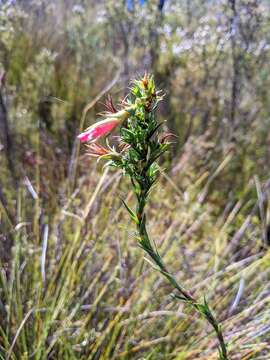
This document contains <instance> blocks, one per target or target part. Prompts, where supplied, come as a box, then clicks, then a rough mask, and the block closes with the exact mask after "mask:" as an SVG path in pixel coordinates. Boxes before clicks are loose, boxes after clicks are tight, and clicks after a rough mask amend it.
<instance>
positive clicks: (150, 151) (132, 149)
mask: <svg viewBox="0 0 270 360" xmlns="http://www.w3.org/2000/svg"><path fill="white" fill-rule="evenodd" d="M161 100H162V94H161V92H160V91H157V90H156V88H155V83H154V80H153V77H151V76H148V75H145V76H144V77H143V78H142V79H141V80H136V81H134V82H133V86H132V88H131V91H130V95H129V96H128V97H127V99H126V100H125V101H124V102H123V103H122V107H123V109H122V110H120V111H117V110H116V109H115V107H114V106H113V104H112V101H111V99H109V101H108V102H107V104H106V107H107V109H108V110H109V112H106V113H105V116H106V119H105V120H102V121H100V122H97V123H95V124H94V125H92V126H90V128H88V129H87V130H86V131H85V132H83V133H82V134H81V135H79V136H78V137H79V139H80V140H81V141H82V142H85V141H87V142H90V144H89V145H88V149H89V155H90V156H94V157H97V158H99V159H105V160H107V166H113V167H116V168H120V169H122V170H123V173H124V174H125V175H128V176H129V178H130V181H131V184H132V188H133V192H134V194H135V197H136V200H137V207H136V210H132V209H131V208H130V207H129V206H128V204H126V203H125V202H124V201H123V204H124V206H125V208H126V209H127V211H128V213H129V214H130V217H131V219H132V220H133V222H134V223H135V224H136V227H137V241H138V244H139V246H140V247H141V248H142V249H143V250H144V251H145V252H146V253H147V254H148V256H149V257H150V259H151V263H152V264H153V266H154V268H155V269H156V270H158V271H159V272H160V273H161V274H162V275H163V276H164V277H165V278H166V279H167V280H168V281H169V283H170V284H171V285H172V287H173V288H174V289H175V290H176V292H175V293H174V294H173V297H174V298H175V299H177V300H180V301H183V302H185V303H187V304H189V305H191V306H192V307H193V308H194V309H195V310H196V311H197V312H199V313H200V314H202V315H203V317H204V318H205V319H206V320H207V321H208V322H209V323H210V324H211V326H212V327H213V329H214V331H215V333H216V336H217V339H218V342H219V345H218V350H219V359H220V360H228V354H227V348H226V344H225V341H224V338H223V334H222V331H221V327H220V325H219V323H218V322H217V320H216V318H215V316H214V315H213V312H212V311H211V310H210V308H209V306H208V303H207V301H206V299H205V298H204V301H203V302H198V301H197V300H196V299H195V298H194V297H193V295H192V294H191V293H190V292H189V291H187V290H185V289H184V287H183V286H182V285H180V284H179V283H178V282H177V280H176V279H175V277H174V276H173V275H172V274H171V273H170V272H169V270H168V269H167V268H166V266H165V264H164V262H163V259H162V258H161V256H160V254H159V252H158V250H157V248H156V246H155V244H154V243H153V242H152V241H151V240H150V238H149V236H148V233H147V228H146V213H145V206H146V203H147V199H148V197H149V194H150V191H151V189H152V187H153V185H154V184H155V183H156V181H157V179H158V174H159V166H158V164H157V160H158V158H160V156H161V155H162V154H163V153H164V152H165V151H167V150H168V148H169V146H170V144H171V142H170V139H171V138H172V137H173V136H174V135H173V134H171V133H163V134H159V132H160V129H161V126H162V123H158V122H157V120H156V116H155V110H156V108H157V105H158V103H159V102H160V101H161ZM118 125H122V126H121V128H120V137H119V144H118V149H117V150H116V149H115V148H114V147H111V146H110V145H109V143H108V141H107V147H105V146H102V145H100V144H98V143H97V140H98V139H100V138H102V137H105V136H108V135H109V134H110V133H111V132H112V131H113V130H114V129H115V128H116V126H118Z"/></svg>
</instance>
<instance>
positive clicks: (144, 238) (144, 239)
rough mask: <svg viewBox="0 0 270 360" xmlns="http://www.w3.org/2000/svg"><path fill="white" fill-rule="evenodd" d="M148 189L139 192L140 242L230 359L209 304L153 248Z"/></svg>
mask: <svg viewBox="0 0 270 360" xmlns="http://www.w3.org/2000/svg"><path fill="white" fill-rule="evenodd" d="M147 192H148V190H141V192H140V194H137V199H138V205H137V211H136V215H137V219H138V223H137V231H138V234H139V238H140V241H139V244H140V246H141V247H142V248H143V249H144V251H146V252H147V254H148V255H149V256H150V257H151V259H152V260H153V261H154V262H155V264H156V265H157V266H158V267H159V270H160V272H161V274H162V275H163V276H164V277H165V278H166V279H167V280H168V281H169V282H170V284H171V285H172V286H173V287H174V288H175V289H176V290H177V291H178V292H179V293H180V296H176V298H178V299H179V300H181V301H184V302H186V303H189V304H190V305H191V306H192V307H193V308H194V309H195V310H196V311H197V312H199V313H200V314H201V315H203V316H204V318H205V319H206V320H207V321H208V323H209V324H210V325H211V326H212V327H213V329H214V331H215V333H216V337H217V339H218V342H219V359H220V360H229V358H228V353H227V348H226V343H225V341H224V337H223V334H222V330H221V327H220V325H219V323H218V321H217V319H216V318H215V316H214V315H213V313H212V311H211V310H210V308H209V306H208V304H207V303H206V302H205V303H204V304H203V303H199V302H198V301H196V300H195V298H194V297H193V296H192V295H191V294H190V293H189V292H188V291H186V290H185V289H184V288H183V287H182V286H181V285H180V284H179V283H178V282H177V280H176V279H175V277H174V276H173V275H172V274H171V273H170V272H169V271H168V270H167V268H166V267H165V265H164V264H163V261H162V258H161V257H160V255H159V254H158V252H157V251H156V250H155V249H154V248H153V246H152V244H151V242H150V240H149V237H148V233H147V230H146V226H145V223H146V217H145V214H144V208H145V204H146V195H145V194H146V193H147Z"/></svg>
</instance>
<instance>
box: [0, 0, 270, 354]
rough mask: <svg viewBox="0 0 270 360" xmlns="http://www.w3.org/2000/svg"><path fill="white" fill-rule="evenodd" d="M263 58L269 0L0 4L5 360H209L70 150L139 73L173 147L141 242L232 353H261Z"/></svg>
mask: <svg viewBox="0 0 270 360" xmlns="http://www.w3.org/2000/svg"><path fill="white" fill-rule="evenodd" d="M269 64H270V2H269V1H268V0H192V1H189V0H163V1H162V0H127V1H124V0H119V1H113V0H106V1H105V0H99V1H94V0H88V1H86V0H57V1H53V0H13V1H12V0H9V1H5V0H2V1H0V250H1V253H0V259H1V261H0V263H1V284H0V285H1V288H0V291H1V293H0V294H1V300H0V312H1V320H0V330H1V333H0V345H1V348H0V354H3V355H1V356H2V359H6V358H11V359H28V358H29V359H30V358H35V359H77V358H78V359H118V358H124V359H141V360H142V359H154V360H155V359H178V360H181V359H208V360H209V359H217V354H216V348H215V339H214V337H213V334H211V333H210V329H209V328H208V327H207V325H205V324H204V322H203V320H202V319H199V318H197V317H196V318H195V319H194V314H192V313H189V310H186V309H183V308H182V307H181V306H180V307H179V304H175V302H174V301H173V300H172V299H171V298H170V296H169V293H170V288H169V287H168V286H167V285H165V284H164V283H163V281H162V280H161V279H160V278H159V276H158V274H155V272H154V270H152V269H151V268H150V266H149V265H147V264H146V263H145V262H144V261H143V259H142V254H141V252H140V249H137V247H136V241H135V240H134V236H133V235H134V234H133V233H134V229H133V228H132V226H131V225H130V224H129V223H128V222H127V221H128V218H127V217H126V216H125V213H124V211H123V209H122V207H121V204H120V200H119V199H120V196H127V199H128V201H130V202H131V205H132V201H133V200H132V199H131V198H130V194H129V189H128V187H127V184H126V182H125V180H123V179H122V177H121V174H119V173H118V172H113V171H109V172H108V170H106V172H105V173H104V174H103V175H102V173H103V172H102V164H96V162H95V161H94V160H93V159H90V158H89V157H87V156H86V155H85V149H82V150H81V151H80V149H79V144H78V141H77V140H76V136H77V135H78V133H79V132H80V131H81V130H82V129H83V128H85V127H87V126H89V125H91V124H92V123H94V122H95V121H96V119H97V115H96V114H97V113H99V112H101V111H102V110H104V106H103V103H104V102H105V101H106V96H107V95H108V94H111V96H112V98H113V100H114V103H115V106H116V107H117V106H118V104H119V103H120V102H121V100H122V99H123V98H124V97H125V96H126V95H127V93H128V87H129V85H130V81H131V79H134V78H138V77H140V76H142V75H143V74H144V73H145V72H146V71H147V72H149V73H152V74H153V75H154V77H155V81H156V85H157V87H158V88H159V89H162V90H163V92H164V93H165V97H164V100H163V102H162V103H161V105H160V108H159V111H158V113H157V116H158V117H159V118H160V120H166V127H167V129H168V130H170V131H172V132H173V133H175V134H176V135H177V136H178V139H177V143H176V144H174V146H173V149H172V152H171V154H170V155H168V156H167V157H165V158H164V159H163V164H162V165H163V166H164V168H166V169H167V170H166V172H165V173H164V174H163V175H162V176H161V181H160V185H159V187H158V191H157V192H155V193H154V194H153V196H152V198H151V204H150V205H149V215H150V218H151V219H152V220H151V221H150V224H149V227H150V229H151V232H152V236H153V237H155V238H156V239H157V243H158V246H160V249H161V252H162V253H163V255H164V256H165V259H166V261H167V262H168V264H169V266H171V269H172V271H174V272H175V273H176V274H177V276H178V278H179V281H180V280H181V281H183V282H184V284H185V285H187V287H190V288H191V289H192V290H193V291H194V292H196V294H197V295H198V297H200V296H202V295H203V294H204V293H206V294H207V295H208V296H209V302H210V304H211V303H212V304H213V307H214V308H215V309H216V313H217V317H218V318H220V319H221V321H222V322H223V323H224V329H225V337H226V339H227V341H228V343H229V344H230V347H229V349H230V351H231V356H232V359H266V360H267V359H269V353H270V347H269V341H270V337H269V331H270V323H269V321H270V319H269V315H270V313H269V311H266V310H267V306H268V308H269V303H270V288H269V269H268V267H269V255H268V245H269V244H270V227H269V225H268V224H269V220H270V214H269V185H270V183H269V166H270V164H269V158H270V131H269V125H270V100H269V98H268V97H269V94H268V92H269V88H270V67H269ZM121 224H122V225H121ZM198 323H199V324H200V326H198Z"/></svg>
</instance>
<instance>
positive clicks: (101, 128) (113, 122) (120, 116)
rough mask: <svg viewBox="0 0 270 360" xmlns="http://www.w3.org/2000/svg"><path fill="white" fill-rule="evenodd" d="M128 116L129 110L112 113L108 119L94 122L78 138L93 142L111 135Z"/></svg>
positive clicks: (82, 140)
mask: <svg viewBox="0 0 270 360" xmlns="http://www.w3.org/2000/svg"><path fill="white" fill-rule="evenodd" d="M128 117H129V112H128V111H127V110H121V111H118V112H116V113H115V114H111V115H110V117H108V118H107V119H105V120H102V121H99V122H97V123H95V124H93V125H92V126H90V127H89V128H88V129H86V130H85V131H84V132H82V133H81V134H80V135H78V139H80V141H81V142H93V141H95V140H97V139H99V138H101V137H104V136H106V135H109V134H110V133H111V132H112V131H113V129H114V128H115V127H117V126H118V125H120V124H122V123H123V122H124V121H125V120H127V119H128Z"/></svg>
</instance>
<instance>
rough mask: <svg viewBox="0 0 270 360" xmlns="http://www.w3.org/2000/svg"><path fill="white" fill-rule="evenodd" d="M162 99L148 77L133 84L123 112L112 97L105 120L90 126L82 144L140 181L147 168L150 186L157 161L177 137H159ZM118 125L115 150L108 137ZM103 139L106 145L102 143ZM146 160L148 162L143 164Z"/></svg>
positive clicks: (154, 175) (89, 152) (163, 135)
mask: <svg viewBox="0 0 270 360" xmlns="http://www.w3.org/2000/svg"><path fill="white" fill-rule="evenodd" d="M161 99H162V96H161V94H160V92H158V91H156V89H155V84H154V80H153V78H152V77H151V76H149V75H145V76H144V77H143V78H142V79H141V80H135V81H134V83H133V85H132V88H131V92H130V96H129V97H128V98H126V99H125V101H124V102H123V103H122V104H121V106H122V109H120V110H119V111H117V110H116V108H115V106H114V105H113V102H112V99H111V98H110V97H109V98H108V100H107V101H106V103H105V107H106V110H107V111H106V112H104V113H103V114H102V115H103V116H104V117H105V118H104V119H103V120H101V121H98V122H96V123H95V124H93V125H91V126H90V127H89V128H87V129H86V130H85V131H84V132H82V133H81V134H80V135H79V136H78V138H79V139H80V141H81V142H82V143H88V154H89V155H90V156H93V157H97V158H98V159H106V160H110V161H109V162H108V165H110V166H114V167H118V168H121V169H122V170H123V171H124V173H126V174H128V175H130V176H131V177H133V178H135V179H136V180H138V181H139V180H140V177H141V174H140V173H141V172H142V170H143V169H144V171H146V173H147V174H148V175H149V181H150V182H149V187H151V185H152V184H153V183H154V181H155V179H156V174H157V166H156V165H155V160H156V159H157V158H158V157H159V156H160V155H161V154H162V153H163V152H164V151H166V150H167V148H168V145H169V143H170V142H169V141H168V140H169V138H171V137H173V136H174V135H173V134H171V133H163V134H160V136H159V137H158V136H156V135H157V131H158V129H159V128H160V125H161V123H157V121H156V117H155V109H156V107H157V104H158V102H159V101H160V100H161ZM118 126H121V128H120V136H119V137H118V140H119V141H118V142H119V143H118V147H117V149H118V150H116V149H115V147H111V146H110V145H109V142H108V136H109V135H110V134H111V133H112V132H113V131H114V130H115V128H117V127H118ZM104 138H106V146H103V145H101V144H100V143H99V141H100V140H102V139H104ZM146 157H147V158H148V161H147V163H146V164H143V162H144V159H145V158H146Z"/></svg>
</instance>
